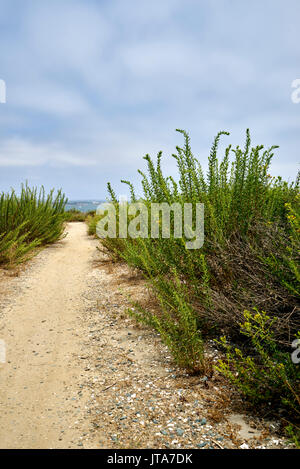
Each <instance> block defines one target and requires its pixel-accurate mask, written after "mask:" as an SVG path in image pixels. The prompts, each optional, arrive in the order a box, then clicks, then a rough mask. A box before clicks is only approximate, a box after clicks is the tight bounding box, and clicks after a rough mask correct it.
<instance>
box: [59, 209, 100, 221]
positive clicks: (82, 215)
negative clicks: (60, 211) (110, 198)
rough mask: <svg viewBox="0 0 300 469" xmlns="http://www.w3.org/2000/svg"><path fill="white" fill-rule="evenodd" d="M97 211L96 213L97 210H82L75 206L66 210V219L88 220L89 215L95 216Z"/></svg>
mask: <svg viewBox="0 0 300 469" xmlns="http://www.w3.org/2000/svg"><path fill="white" fill-rule="evenodd" d="M95 213H96V212H95V211H90V212H81V211H80V210H76V209H75V208H73V209H71V210H67V211H66V212H65V221H67V222H85V221H87V220H88V218H89V217H93V216H94V215H95Z"/></svg>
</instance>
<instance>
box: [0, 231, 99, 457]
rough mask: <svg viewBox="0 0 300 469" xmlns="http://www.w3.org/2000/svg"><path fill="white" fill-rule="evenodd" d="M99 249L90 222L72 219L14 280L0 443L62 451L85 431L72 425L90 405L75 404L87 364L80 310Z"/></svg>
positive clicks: (6, 328)
mask: <svg viewBox="0 0 300 469" xmlns="http://www.w3.org/2000/svg"><path fill="white" fill-rule="evenodd" d="M94 251H95V241H94V240H92V239H89V238H88V237H87V236H86V227H85V225H84V224H82V223H78V224H75V223H74V224H69V226H68V236H67V237H66V238H65V239H64V240H62V241H61V242H59V243H57V244H56V245H55V246H52V247H49V248H47V249H46V250H44V251H43V252H41V253H40V254H39V255H38V256H37V257H36V258H35V259H34V260H33V261H32V262H31V265H30V267H29V268H28V269H27V270H26V271H25V272H24V273H23V274H21V276H20V278H18V279H15V280H14V281H13V280H12V282H13V285H10V288H11V289H12V292H11V295H10V296H9V298H8V301H9V304H8V305H7V306H6V307H5V308H4V309H3V310H2V311H1V313H0V314H1V319H0V338H1V339H2V340H4V341H5V343H6V359H7V363H5V364H2V365H1V364H0V380H1V387H0V406H1V412H0V447H1V448H49V447H56V448H63V447H65V446H70V444H72V442H73V443H74V444H76V442H77V440H78V438H79V436H80V435H81V434H82V431H84V429H80V431H78V430H77V429H76V428H74V423H75V422H76V420H78V418H80V417H82V414H83V412H84V404H85V403H84V402H81V404H80V406H79V405H78V403H77V388H78V385H79V384H80V381H81V378H82V375H83V374H84V364H81V363H80V362H79V361H78V360H76V357H75V355H76V354H77V352H78V350H80V348H81V344H82V342H83V341H84V337H85V331H84V329H82V328H81V327H79V321H78V314H79V313H80V312H81V311H82V309H83V308H85V300H84V297H83V294H84V291H85V288H86V277H87V275H88V273H89V271H90V270H91V259H92V257H93V253H94ZM10 300H11V301H10Z"/></svg>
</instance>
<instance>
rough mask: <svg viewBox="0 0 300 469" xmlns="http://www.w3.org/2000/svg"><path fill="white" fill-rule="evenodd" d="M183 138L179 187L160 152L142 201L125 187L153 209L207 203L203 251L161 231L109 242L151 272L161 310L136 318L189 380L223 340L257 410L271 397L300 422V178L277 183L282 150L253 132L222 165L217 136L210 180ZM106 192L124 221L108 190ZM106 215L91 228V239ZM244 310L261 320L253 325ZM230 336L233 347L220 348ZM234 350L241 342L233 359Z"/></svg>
mask: <svg viewBox="0 0 300 469" xmlns="http://www.w3.org/2000/svg"><path fill="white" fill-rule="evenodd" d="M178 132H180V133H181V134H182V136H183V139H184V141H183V146H182V147H179V146H178V147H176V153H174V154H173V155H172V156H173V158H175V160H176V162H177V166H178V178H177V179H176V180H175V179H174V178H173V177H171V176H167V177H166V176H165V175H164V174H163V172H162V169H161V158H162V154H161V153H159V154H158V157H157V160H156V162H155V161H153V160H152V159H151V158H150V156H149V155H146V156H145V157H144V160H145V161H146V164H147V171H148V174H146V173H145V172H142V171H140V170H139V174H140V175H141V178H142V180H141V183H142V193H141V194H140V195H136V191H135V188H134V187H133V185H132V184H131V183H130V182H129V181H123V182H124V183H125V184H127V185H129V188H130V192H131V202H136V201H142V202H143V203H144V204H146V205H147V206H148V207H150V204H151V203H154V202H155V203H162V202H167V203H169V204H173V203H175V202H176V203H179V204H181V205H182V206H183V204H185V203H191V204H192V205H193V207H194V208H195V207H196V204H197V203H199V202H201V203H203V204H204V207H205V223H204V233H205V241H204V245H203V247H202V248H201V249H196V250H188V249H186V242H187V239H186V238H185V236H184V235H183V236H182V237H181V238H179V239H178V238H175V237H174V236H172V230H171V236H170V238H169V239H165V238H163V236H162V234H161V233H160V236H159V238H158V239H153V238H151V237H146V238H143V237H138V238H136V239H133V238H130V237H128V238H121V237H118V236H117V237H116V238H106V239H104V240H102V244H103V245H104V246H105V247H106V248H107V249H108V250H109V251H110V253H111V254H112V256H113V257H114V258H115V259H120V260H123V261H125V262H126V263H128V264H129V265H130V266H132V267H133V268H136V269H139V271H141V272H143V274H144V276H145V278H146V279H147V280H148V282H149V284H150V286H151V288H152V291H153V293H154V295H155V296H156V298H157V301H158V303H159V305H160V308H158V309H157V312H153V311H152V310H151V311H148V310H145V309H143V308H142V307H141V306H139V305H134V306H133V308H132V310H131V311H130V314H131V315H133V316H134V317H135V318H136V319H137V320H138V321H141V322H144V323H146V324H148V325H150V326H152V327H154V328H155V329H156V330H157V331H158V332H159V333H160V334H161V337H162V339H163V340H164V342H165V343H166V344H167V345H168V347H169V348H170V350H171V351H172V353H173V356H174V358H175V360H176V361H177V363H178V364H179V365H181V366H184V367H185V368H187V369H188V370H189V371H191V372H199V371H203V372H204V371H205V370H206V368H207V366H208V364H207V360H206V359H205V356H204V352H203V350H204V346H203V341H204V340H205V339H207V338H216V339H217V340H218V342H219V346H220V347H223V348H224V347H225V350H226V352H227V358H228V360H227V362H226V363H225V362H222V363H220V364H219V367H218V368H219V371H220V372H222V373H223V374H224V375H226V376H227V377H228V378H229V379H231V380H232V381H233V382H234V383H235V384H236V386H237V387H238V388H239V389H240V390H241V391H242V392H243V393H244V394H245V395H246V396H247V397H248V398H249V399H250V400H251V401H252V402H255V401H256V400H264V399H265V400H268V399H269V400H271V401H272V402H273V403H275V404H274V405H275V412H276V411H278V409H279V407H284V412H286V415H289V416H290V417H291V420H293V422H296V421H297V422H299V379H300V370H299V367H300V365H299V364H298V365H297V364H293V363H292V362H291V358H290V353H291V343H292V341H293V340H294V338H295V336H296V335H297V333H298V331H299V330H300V313H299V294H300V289H299V278H300V271H299V253H300V242H299V241H300V240H299V236H300V226H299V225H300V196H299V174H298V177H297V178H296V180H295V181H294V182H291V183H288V182H286V181H284V180H282V178H281V177H272V176H271V175H270V165H271V161H272V158H273V156H274V152H275V150H276V149H277V147H276V146H273V147H271V148H268V149H265V148H264V147H263V146H262V145H258V146H252V145H251V139H250V133H249V131H247V134H246V142H245V145H244V147H243V148H241V147H239V146H237V147H236V148H232V146H231V145H228V146H227V148H226V150H225V153H224V156H223V157H222V159H221V160H219V158H218V156H217V150H218V146H219V141H220V139H221V137H224V138H227V136H228V135H229V134H228V133H227V132H220V133H219V134H218V135H217V136H216V138H215V140H214V142H213V145H212V148H211V152H210V155H209V157H208V171H207V174H206V175H205V174H204V171H203V169H202V167H201V165H200V162H199V161H198V160H197V158H195V157H194V155H193V153H192V150H191V145H190V138H189V135H188V134H187V133H186V132H185V131H182V130H178ZM108 191H109V196H110V200H111V201H112V202H113V203H114V204H115V207H116V211H117V214H118V210H119V208H118V207H119V205H118V200H117V198H116V195H115V193H114V191H113V189H112V188H111V186H110V184H108ZM102 216H103V215H101V216H100V215H97V216H96V217H93V218H91V219H90V220H89V232H90V233H91V234H93V233H95V232H96V225H97V221H99V220H100V219H101V217H102ZM129 219H130V217H129ZM172 220H173V219H172ZM255 308H256V310H255ZM245 311H253V312H254V311H256V313H253V314H254V316H253V317H252V316H251V314H252V313H245ZM258 311H260V313H259V312H258ZM262 311H264V313H262ZM244 314H246V317H245V316H244ZM266 324H268V328H267V333H266V330H265V328H266ZM224 336H226V337H227V340H228V342H227V341H226V342H225V339H222V340H220V337H224ZM220 342H221V343H220ZM230 344H235V348H234V349H233V351H232V349H231V348H230V347H231V345H230ZM294 424H295V425H296V423H294ZM297 425H298V423H297ZM294 428H296V427H294ZM295 438H296V437H295Z"/></svg>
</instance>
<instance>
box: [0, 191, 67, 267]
mask: <svg viewBox="0 0 300 469" xmlns="http://www.w3.org/2000/svg"><path fill="white" fill-rule="evenodd" d="M66 202H67V201H66V198H65V196H64V195H63V194H62V192H61V191H58V192H57V195H56V196H54V190H52V191H50V193H49V194H48V195H46V194H45V190H44V188H43V187H42V188H41V189H40V190H39V191H38V190H37V188H32V189H31V188H29V187H28V185H27V184H26V185H25V186H24V185H23V186H22V188H21V192H20V195H17V194H16V193H15V191H13V190H12V191H11V192H10V193H1V194H0V264H2V265H11V264H14V263H19V262H22V261H24V260H25V259H26V258H28V257H29V256H30V253H31V252H32V251H33V249H34V248H36V247H37V246H42V245H45V244H49V243H53V242H55V241H57V240H58V239H59V238H60V237H61V236H62V234H63V231H64V208H65V204H66Z"/></svg>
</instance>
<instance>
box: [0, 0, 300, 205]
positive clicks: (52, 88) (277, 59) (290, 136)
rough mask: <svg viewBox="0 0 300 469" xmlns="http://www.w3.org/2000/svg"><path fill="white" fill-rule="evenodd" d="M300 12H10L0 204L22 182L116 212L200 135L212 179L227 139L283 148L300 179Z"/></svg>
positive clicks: (130, 6)
mask: <svg viewBox="0 0 300 469" xmlns="http://www.w3.org/2000/svg"><path fill="white" fill-rule="evenodd" d="M299 18H300V2H299V0H252V1H251V2H249V1H247V0H181V1H179V0H151V1H150V0H51V1H50V0H0V79H2V80H5V82H6V86H7V102H6V104H0V191H1V190H8V189H9V188H10V187H11V186H13V187H17V186H18V185H19V184H20V183H21V182H22V181H24V180H26V179H27V180H28V181H29V182H30V184H35V185H40V184H44V185H45V186H46V187H47V188H49V187H52V186H55V187H63V189H64V191H65V192H66V194H67V195H68V196H69V198H71V199H79V198H83V199H97V198H105V196H106V182H107V181H111V182H112V184H113V186H114V187H115V189H116V192H117V193H119V194H123V193H126V189H124V188H123V187H122V185H121V184H120V183H119V180H120V179H121V178H122V179H130V180H132V181H134V182H135V181H138V176H136V170H137V168H141V169H142V168H143V167H144V166H143V160H142V156H143V155H145V153H150V154H152V155H155V154H156V153H157V152H158V151H159V150H163V151H164V158H165V161H164V168H165V170H166V171H167V172H168V173H169V174H172V175H174V174H176V168H175V166H174V161H173V159H172V158H171V157H170V156H169V155H170V154H171V153H172V151H173V149H174V147H175V146H176V145H178V144H180V142H181V138H180V135H178V134H177V133H175V129H176V128H178V127H179V128H183V129H186V130H188V131H189V132H190V135H191V139H192V147H193V151H194V154H195V155H197V156H198V157H199V159H200V160H201V162H203V164H204V166H205V162H206V159H207V156H208V154H209V149H210V145H211V142H212V140H213V137H214V135H215V134H216V133H217V132H218V131H219V130H227V131H229V132H231V136H230V137H225V138H226V139H227V140H226V143H229V142H232V143H233V144H241V145H243V143H244V136H245V130H246V128H247V127H249V128H250V130H251V133H252V138H253V143H255V144H261V143H262V144H265V145H266V146H270V145H272V144H278V145H280V149H279V151H277V154H276V157H275V158H274V162H273V170H272V172H273V174H274V175H278V174H280V175H282V176H284V177H285V178H289V179H290V180H292V179H293V178H294V177H295V174H296V172H297V170H298V168H299V162H300V157H299V130H300V103H299V104H295V103H293V102H292V100H291V93H292V88H291V83H292V81H293V80H295V79H297V78H300V27H299Z"/></svg>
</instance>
